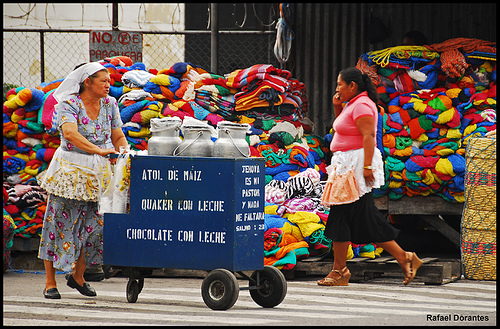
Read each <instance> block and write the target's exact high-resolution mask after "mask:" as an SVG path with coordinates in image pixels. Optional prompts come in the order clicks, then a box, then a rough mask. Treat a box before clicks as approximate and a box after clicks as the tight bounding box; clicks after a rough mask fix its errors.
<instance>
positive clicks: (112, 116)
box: [57, 95, 123, 154]
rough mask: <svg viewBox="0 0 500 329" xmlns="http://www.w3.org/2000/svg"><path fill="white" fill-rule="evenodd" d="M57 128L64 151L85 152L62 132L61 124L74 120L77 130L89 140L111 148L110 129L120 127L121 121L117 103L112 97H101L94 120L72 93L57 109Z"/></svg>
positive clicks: (102, 146)
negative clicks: (99, 107) (97, 113)
mask: <svg viewBox="0 0 500 329" xmlns="http://www.w3.org/2000/svg"><path fill="white" fill-rule="evenodd" d="M57 122H58V129H59V131H60V132H61V147H62V148H63V149H64V150H65V151H75V152H78V153H84V154H87V152H85V151H83V150H80V149H79V148H77V147H76V146H74V145H73V144H71V143H70V142H69V141H68V140H66V139H65V138H64V135H63V134H62V129H61V126H62V125H63V124H64V123H67V122H74V123H76V124H77V126H78V132H79V133H80V134H82V135H83V137H85V138H86V139H87V140H88V141H89V142H91V143H92V144H95V145H97V146H99V147H101V148H113V143H112V141H111V130H112V129H115V128H120V127H121V126H122V125H123V123H122V120H121V117H120V111H119V108H118V103H117V102H116V99H115V98H113V97H109V96H107V97H103V98H101V109H100V111H99V115H98V117H97V118H96V119H95V120H92V119H90V118H89V116H88V114H87V111H86V110H85V106H84V105H83V101H82V99H81V98H80V95H72V96H71V97H70V98H69V99H68V100H66V101H64V102H62V103H61V104H60V105H59V108H58V109H57Z"/></svg>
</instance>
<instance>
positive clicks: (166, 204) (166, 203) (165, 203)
mask: <svg viewBox="0 0 500 329" xmlns="http://www.w3.org/2000/svg"><path fill="white" fill-rule="evenodd" d="M173 204H174V201H173V200H170V199H142V201H141V209H142V210H143V211H148V210H149V211H154V210H172V209H173Z"/></svg>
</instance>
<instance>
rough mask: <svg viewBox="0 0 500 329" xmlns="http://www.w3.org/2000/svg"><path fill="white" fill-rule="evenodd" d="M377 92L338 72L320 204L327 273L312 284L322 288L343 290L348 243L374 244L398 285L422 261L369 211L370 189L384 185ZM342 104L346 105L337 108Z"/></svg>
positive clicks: (358, 77) (361, 78) (359, 77)
mask: <svg viewBox="0 0 500 329" xmlns="http://www.w3.org/2000/svg"><path fill="white" fill-rule="evenodd" d="M377 102H378V95H377V91H376V89H375V87H374V85H373V84H372V82H371V80H370V78H369V77H368V76H367V75H366V74H362V73H361V72H360V71H359V70H358V69H356V68H348V69H345V70H343V71H341V72H340V74H339V76H338V78H337V88H336V94H335V96H333V107H334V111H335V121H334V122H333V130H334V131H335V133H334V136H333V140H332V142H331V144H330V149H331V151H332V152H333V155H332V159H331V164H330V166H328V168H327V170H328V181H327V183H326V186H325V189H324V192H323V198H322V203H323V205H325V206H329V207H330V214H329V216H328V221H327V223H326V227H325V235H326V236H327V237H328V238H330V239H332V240H333V250H334V254H335V257H334V263H333V269H332V271H331V272H330V273H329V274H328V275H327V276H326V277H325V278H324V279H321V280H319V281H318V284H319V285H324V286H347V285H348V284H349V278H350V276H351V273H350V272H349V269H348V268H347V267H346V258H347V251H348V248H349V244H350V242H353V243H357V244H364V243H370V242H375V243H376V244H377V245H378V246H380V247H382V248H383V249H385V250H386V251H387V252H389V253H390V254H391V255H392V256H393V257H394V258H395V259H396V260H397V262H398V263H399V265H400V266H401V269H402V270H403V274H404V277H405V278H404V281H403V283H404V284H409V283H410V282H411V281H412V280H413V278H414V277H415V274H416V272H417V269H418V268H419V267H420V265H421V264H422V261H421V260H420V259H419V258H418V257H417V255H416V254H415V253H412V252H406V251H404V250H403V249H401V247H400V246H399V245H398V244H397V243H396V241H394V239H395V238H396V237H397V235H398V234H399V231H398V230H396V229H395V228H394V227H393V226H391V225H390V224H389V222H388V221H387V220H386V219H385V217H384V216H383V214H382V213H381V212H380V211H379V210H378V209H377V208H376V207H375V204H374V201H373V192H372V189H373V188H378V187H380V186H382V185H383V184H384V163H383V160H382V155H381V153H380V151H379V149H377V148H376V140H375V136H376V131H377V119H378V112H377V105H376V104H377ZM343 103H347V104H346V105H345V107H342V104H343Z"/></svg>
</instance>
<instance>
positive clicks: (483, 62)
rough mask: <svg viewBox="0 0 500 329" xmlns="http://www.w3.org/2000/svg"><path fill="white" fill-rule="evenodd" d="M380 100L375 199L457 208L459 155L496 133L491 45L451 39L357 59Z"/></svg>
mask: <svg viewBox="0 0 500 329" xmlns="http://www.w3.org/2000/svg"><path fill="white" fill-rule="evenodd" d="M357 67H358V68H359V69H360V70H361V71H362V72H365V73H367V74H368V75H369V76H370V78H371V79H372V81H373V82H374V84H375V85H376V86H377V91H378V93H379V97H380V100H381V104H380V105H381V107H382V108H381V118H382V124H381V125H380V124H379V126H381V127H382V129H379V131H378V134H379V136H378V140H379V141H381V143H382V146H380V145H379V148H381V149H383V151H384V152H383V153H384V156H385V171H386V172H385V174H386V175H385V176H386V184H385V185H384V186H383V187H382V188H380V189H378V190H377V191H376V195H377V196H380V195H385V194H387V195H388V196H389V198H391V199H393V200H396V199H399V198H401V197H402V196H403V195H407V196H414V195H423V196H427V195H431V194H433V195H439V196H441V197H443V198H444V199H445V200H447V201H450V202H464V201H465V200H464V175H465V157H464V155H465V149H466V147H467V141H468V140H469V138H471V137H477V136H479V135H485V134H486V133H487V132H488V131H491V130H495V129H496V43H494V42H488V41H483V40H478V39H466V38H456V39H450V40H447V41H445V42H443V43H440V44H433V45H425V46H400V47H393V48H387V49H383V50H379V51H372V52H368V53H365V54H363V55H361V57H360V58H359V61H358V64H357Z"/></svg>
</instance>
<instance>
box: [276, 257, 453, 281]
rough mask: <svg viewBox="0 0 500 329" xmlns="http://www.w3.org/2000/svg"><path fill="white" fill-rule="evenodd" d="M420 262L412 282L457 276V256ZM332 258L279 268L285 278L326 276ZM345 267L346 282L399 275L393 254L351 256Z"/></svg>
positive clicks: (399, 269) (300, 262)
mask: <svg viewBox="0 0 500 329" xmlns="http://www.w3.org/2000/svg"><path fill="white" fill-rule="evenodd" d="M422 261H423V262H424V263H423V264H422V266H421V267H420V269H419V270H418V272H417V276H416V277H415V279H414V282H424V283H425V284H432V285H440V284H445V283H448V282H453V281H456V280H458V279H460V275H461V273H460V260H458V259H456V260H455V259H452V260H440V259H439V258H435V257H426V258H423V259H422ZM332 266H333V262H332V261H324V260H319V261H307V260H302V261H299V262H297V265H295V267H294V268H293V269H291V270H286V271H283V273H284V274H285V277H286V278H287V279H291V278H293V277H295V276H300V275H320V276H326V275H327V274H328V273H329V272H330V271H331V270H332ZM347 267H348V268H349V270H350V271H351V279H350V282H365V281H367V280H370V279H373V278H377V277H381V276H393V277H399V276H400V277H401V278H403V273H402V272H401V267H400V266H399V264H398V263H397V261H396V260H395V259H394V257H391V256H387V257H379V258H375V259H371V258H353V259H350V260H348V261H347Z"/></svg>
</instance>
